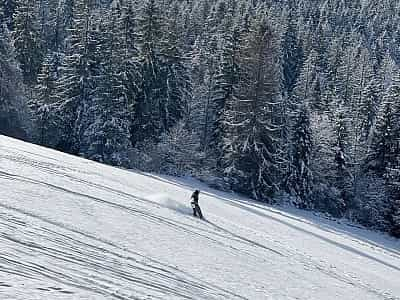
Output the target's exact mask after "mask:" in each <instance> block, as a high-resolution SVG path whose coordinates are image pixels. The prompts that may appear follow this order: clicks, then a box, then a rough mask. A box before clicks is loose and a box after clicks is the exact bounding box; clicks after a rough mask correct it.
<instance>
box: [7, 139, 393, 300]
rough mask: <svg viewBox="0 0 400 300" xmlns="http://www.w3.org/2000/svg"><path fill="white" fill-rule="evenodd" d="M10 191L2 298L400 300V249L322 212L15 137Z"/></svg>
mask: <svg viewBox="0 0 400 300" xmlns="http://www.w3.org/2000/svg"><path fill="white" fill-rule="evenodd" d="M0 186H1V188H0V299H21V300H27V299H51V300H53V299H274V300H276V299H316V300H322V299H324V300H327V299H335V300H337V299H340V300H343V299H363V300H368V299H400V243H399V241H398V240H395V239H392V238H390V237H388V236H386V235H383V234H379V233H374V232H370V231H367V230H364V229H359V228H355V227H350V226H348V225H346V224H338V223H337V222H334V221H329V220H326V219H323V218H320V217H318V216H315V215H313V214H311V213H307V212H302V211H298V210H295V209H278V208H273V207H269V206H265V205H261V204H259V203H254V202H251V201H248V200H246V199H245V198H241V197H239V196H236V195H234V194H226V193H222V192H217V191H214V190H212V189H207V188H206V187H204V186H202V185H200V184H199V183H198V182H196V181H193V180H180V179H176V178H168V177H159V176H153V175H150V174H141V173H139V172H129V171H125V170H121V169H117V168H112V167H109V166H104V165H101V164H97V163H95V162H91V161H87V160H84V159H81V158H77V157H73V156H69V155H67V154H63V153H59V152H57V151H54V150H49V149H45V148H42V147H38V146H35V145H31V144H28V143H24V142H21V141H17V140H14V139H11V138H7V137H3V136H0ZM197 187H200V189H201V190H202V193H201V194H200V205H201V207H202V210H203V213H204V215H205V216H206V218H207V221H201V220H199V219H196V218H194V217H192V216H191V208H190V199H189V198H190V195H191V192H192V191H193V190H194V189H195V188H197Z"/></svg>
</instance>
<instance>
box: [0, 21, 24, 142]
mask: <svg viewBox="0 0 400 300" xmlns="http://www.w3.org/2000/svg"><path fill="white" fill-rule="evenodd" d="M22 86H23V84H22V75H21V72H20V69H19V68H18V63H17V61H16V58H15V52H14V48H13V46H12V39H11V36H10V34H9V31H8V29H7V26H6V24H4V23H3V25H1V26H0V134H5V135H10V136H13V137H17V138H26V132H25V130H24V128H23V127H24V126H23V121H24V118H27V115H24V111H26V104H25V101H24V97H23V93H22Z"/></svg>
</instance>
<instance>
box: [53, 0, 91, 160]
mask: <svg viewBox="0 0 400 300" xmlns="http://www.w3.org/2000/svg"><path fill="white" fill-rule="evenodd" d="M89 31H90V14H89V6H88V3H87V1H86V0H77V1H74V6H73V20H72V25H71V28H70V30H69V36H68V40H67V49H66V54H65V57H64V60H63V65H62V67H61V68H60V77H59V78H58V80H57V84H56V95H55V97H56V99H57V106H58V108H57V109H58V113H59V114H60V115H62V116H63V118H62V120H60V124H59V126H58V127H59V128H60V131H61V132H60V139H61V141H60V143H59V144H58V145H57V148H59V149H61V150H63V151H66V152H70V153H78V152H79V148H80V142H81V136H82V131H83V128H82V123H83V122H85V120H84V115H83V113H84V111H85V107H88V104H87V103H88V98H89V94H90V89H91V87H90V84H89V77H90V74H89V63H90V55H91V54H92V53H93V50H94V49H90V47H89V41H90V39H89V38H90V34H89Z"/></svg>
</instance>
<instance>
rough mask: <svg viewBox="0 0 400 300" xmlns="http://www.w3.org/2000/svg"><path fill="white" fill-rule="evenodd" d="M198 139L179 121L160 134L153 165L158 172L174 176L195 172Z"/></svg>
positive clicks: (197, 162)
mask: <svg viewBox="0 0 400 300" xmlns="http://www.w3.org/2000/svg"><path fill="white" fill-rule="evenodd" d="M199 148H200V141H199V139H198V138H197V136H196V135H195V134H193V133H192V132H190V131H189V130H188V129H186V126H185V124H184V122H183V121H179V122H178V123H177V124H176V125H175V126H174V127H172V128H171V130H170V131H168V132H165V133H163V134H162V135H161V138H160V142H159V143H158V144H157V149H156V157H155V158H154V160H155V162H154V164H155V166H156V168H157V171H158V172H163V173H166V174H170V175H175V176H183V175H188V174H193V173H196V172H197V171H198V170H197V169H198V167H199V153H200V152H199V150H200V149H199Z"/></svg>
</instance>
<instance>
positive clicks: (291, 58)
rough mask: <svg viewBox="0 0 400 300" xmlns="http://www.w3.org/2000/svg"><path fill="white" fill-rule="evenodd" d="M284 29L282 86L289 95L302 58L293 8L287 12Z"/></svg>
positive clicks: (298, 72)
mask: <svg viewBox="0 0 400 300" xmlns="http://www.w3.org/2000/svg"><path fill="white" fill-rule="evenodd" d="M285 29H286V30H285V33H284V36H283V42H282V56H283V57H282V62H283V66H282V69H283V87H284V90H285V92H286V94H287V96H288V97H290V96H291V94H292V91H293V89H294V87H295V84H296V81H297V77H298V76H299V74H300V71H301V66H302V64H303V59H304V58H303V49H302V45H301V43H300V42H299V39H298V37H297V34H298V32H297V24H296V16H295V11H294V9H291V10H290V11H289V13H288V17H287V25H286V28H285Z"/></svg>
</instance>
